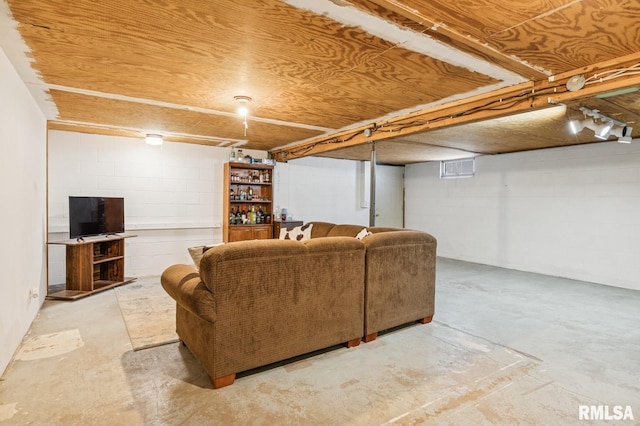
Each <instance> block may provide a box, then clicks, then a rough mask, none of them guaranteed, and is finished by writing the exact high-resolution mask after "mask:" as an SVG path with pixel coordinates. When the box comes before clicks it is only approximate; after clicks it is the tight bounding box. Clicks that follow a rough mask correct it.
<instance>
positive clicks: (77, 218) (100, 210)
mask: <svg viewBox="0 0 640 426" xmlns="http://www.w3.org/2000/svg"><path fill="white" fill-rule="evenodd" d="M119 232H124V198H118V197H74V196H70V197H69V238H80V237H86V236H90V235H100V234H115V233H119Z"/></svg>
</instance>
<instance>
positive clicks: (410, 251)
mask: <svg viewBox="0 0 640 426" xmlns="http://www.w3.org/2000/svg"><path fill="white" fill-rule="evenodd" d="M309 224H312V225H313V227H312V229H311V238H312V239H313V238H320V237H337V236H347V237H355V236H356V235H357V234H358V233H359V232H360V231H361V230H362V228H363V226H361V225H336V224H333V223H327V222H309ZM367 230H368V231H369V232H371V233H372V235H370V236H368V237H366V238H364V239H363V240H362V242H363V243H364V245H365V249H366V255H365V302H364V303H365V308H364V314H365V318H364V333H363V336H364V340H365V342H369V341H371V340H374V339H375V338H376V337H377V335H378V332H380V331H383V330H386V329H389V328H392V327H396V326H399V325H402V324H406V323H409V322H413V321H420V322H422V323H428V322H430V321H431V320H432V318H433V313H434V302H435V300H434V299H435V281H436V247H437V241H436V239H435V238H434V237H433V236H431V235H430V234H428V233H426V232H422V231H414V230H410V229H400V228H384V227H370V228H369V227H367Z"/></svg>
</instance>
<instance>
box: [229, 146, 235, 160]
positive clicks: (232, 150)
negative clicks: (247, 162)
mask: <svg viewBox="0 0 640 426" xmlns="http://www.w3.org/2000/svg"><path fill="white" fill-rule="evenodd" d="M229 161H231V162H232V163H233V162H235V161H236V149H235V148H234V147H232V148H231V153H229Z"/></svg>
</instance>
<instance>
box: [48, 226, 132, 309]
mask: <svg viewBox="0 0 640 426" xmlns="http://www.w3.org/2000/svg"><path fill="white" fill-rule="evenodd" d="M131 237H135V235H109V236H104V235H100V236H95V237H85V240H84V241H77V240H63V241H51V242H49V244H58V245H64V246H66V270H67V271H66V282H65V289H64V290H61V291H57V292H54V293H50V294H48V295H47V298H49V299H62V300H75V299H79V298H81V297H86V296H90V295H92V294H93V293H96V292H99V291H104V290H107V289H110V288H113V287H117V286H119V285H122V284H126V283H129V282H131V281H133V280H135V278H130V277H129V278H127V277H125V276H124V240H125V238H131Z"/></svg>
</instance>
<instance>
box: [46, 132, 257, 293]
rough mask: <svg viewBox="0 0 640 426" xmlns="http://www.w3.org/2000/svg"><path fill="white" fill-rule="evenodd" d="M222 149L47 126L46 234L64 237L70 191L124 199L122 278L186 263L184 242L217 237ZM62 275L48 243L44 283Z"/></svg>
mask: <svg viewBox="0 0 640 426" xmlns="http://www.w3.org/2000/svg"><path fill="white" fill-rule="evenodd" d="M245 151H246V150H245ZM229 152H230V149H229V148H219V147H210V146H204V145H192V144H182V143H171V142H165V143H164V144H163V145H162V146H160V147H157V146H150V145H147V144H145V143H144V140H142V139H137V138H126V137H115V136H103V135H90V134H84V133H73V132H64V131H50V132H49V157H48V161H49V238H50V240H63V239H67V238H68V236H69V217H68V208H69V207H68V199H69V196H70V195H84V196H114V197H124V199H125V229H126V231H127V233H132V234H136V235H137V237H135V238H130V239H127V240H126V243H125V254H126V258H125V275H126V276H132V277H137V276H148V275H160V274H161V273H162V271H163V270H164V269H166V268H167V267H168V266H170V265H172V264H174V263H189V262H191V259H190V258H189V256H188V253H187V248H188V247H191V246H195V245H201V244H211V243H216V242H221V241H222V234H221V220H222V218H221V215H222V179H223V164H224V163H225V162H227V161H228V160H229ZM245 153H248V154H250V155H253V156H255V157H264V156H266V153H261V152H259V151H249V152H245ZM64 280H65V248H64V246H57V245H50V246H49V285H54V284H61V283H64Z"/></svg>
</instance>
